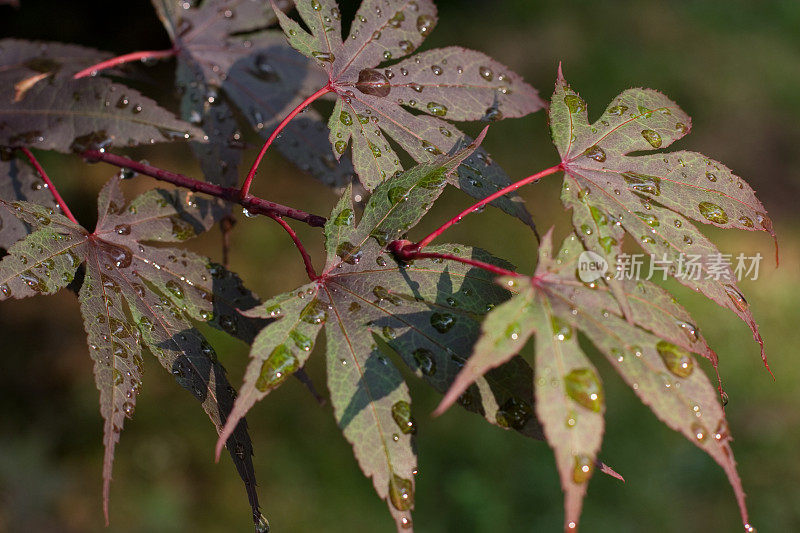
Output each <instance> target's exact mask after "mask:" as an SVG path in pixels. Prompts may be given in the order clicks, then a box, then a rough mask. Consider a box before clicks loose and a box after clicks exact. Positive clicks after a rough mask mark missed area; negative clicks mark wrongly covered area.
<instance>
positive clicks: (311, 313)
mask: <svg viewBox="0 0 800 533" xmlns="http://www.w3.org/2000/svg"><path fill="white" fill-rule="evenodd" d="M327 307H328V306H327V305H325V304H324V303H322V302H321V301H319V300H317V299H316V298H315V299H313V300H311V301H310V302H309V303H308V304H307V305H306V306H305V307H304V308H303V310H302V311H301V312H300V320H302V321H303V322H307V323H309V324H324V323H325V321H326V320H328V309H327Z"/></svg>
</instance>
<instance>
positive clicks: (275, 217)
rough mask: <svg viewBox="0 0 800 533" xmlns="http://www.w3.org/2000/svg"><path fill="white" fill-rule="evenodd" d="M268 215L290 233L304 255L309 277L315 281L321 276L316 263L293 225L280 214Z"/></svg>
mask: <svg viewBox="0 0 800 533" xmlns="http://www.w3.org/2000/svg"><path fill="white" fill-rule="evenodd" d="M267 216H269V217H271V218H272V219H273V220H275V222H277V223H278V224H280V225H281V226H282V227H283V229H285V230H286V233H288V234H289V237H291V238H292V242H294V245H295V246H296V247H297V250H298V251H299V252H300V255H302V256H303V264H304V265H305V266H306V273H307V274H308V279H309V280H311V281H315V280H316V279H317V278H319V276H317V273H316V271H315V270H314V264H313V263H312V262H311V256H309V255H308V252H307V251H306V249H305V247H304V246H303V243H302V242H300V238H299V237H298V236H297V233H295V231H294V230H293V229H292V227H291V226H290V225H289V224H288V223H287V222H286V221H285V220H283V219H282V218H281V216H280V215H276V214H274V213H271V214H269V215H267Z"/></svg>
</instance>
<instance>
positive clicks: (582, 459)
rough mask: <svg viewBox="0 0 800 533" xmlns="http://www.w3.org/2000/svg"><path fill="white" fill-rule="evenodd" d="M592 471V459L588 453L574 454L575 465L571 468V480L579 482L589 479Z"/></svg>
mask: <svg viewBox="0 0 800 533" xmlns="http://www.w3.org/2000/svg"><path fill="white" fill-rule="evenodd" d="M593 471H594V461H593V460H592V458H591V457H589V456H588V455H576V456H575V466H574V467H573V469H572V481H574V482H575V483H578V484H581V483H586V482H587V481H589V478H590V477H592V472H593Z"/></svg>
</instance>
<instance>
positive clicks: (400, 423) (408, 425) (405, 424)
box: [392, 400, 417, 435]
mask: <svg viewBox="0 0 800 533" xmlns="http://www.w3.org/2000/svg"><path fill="white" fill-rule="evenodd" d="M392 419H393V420H394V423H395V424H397V427H399V428H400V431H401V432H402V433H403V434H405V435H409V434H411V435H414V434H416V433H417V425H416V424H415V423H414V419H413V418H412V417H411V405H409V403H408V402H406V401H403V400H401V401H399V402H396V403H395V404H394V405H392Z"/></svg>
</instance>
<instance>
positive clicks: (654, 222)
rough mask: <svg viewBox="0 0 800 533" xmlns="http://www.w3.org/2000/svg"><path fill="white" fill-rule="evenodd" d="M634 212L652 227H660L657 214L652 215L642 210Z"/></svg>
mask: <svg viewBox="0 0 800 533" xmlns="http://www.w3.org/2000/svg"><path fill="white" fill-rule="evenodd" d="M633 214H634V215H636V216H637V217H639V218H641V219H642V220H643V221H644V223H645V224H647V225H648V226H650V227H651V228H655V227H658V225H659V223H658V217H656V216H655V215H651V214H649V213H642V212H641V211H634V212H633Z"/></svg>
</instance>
